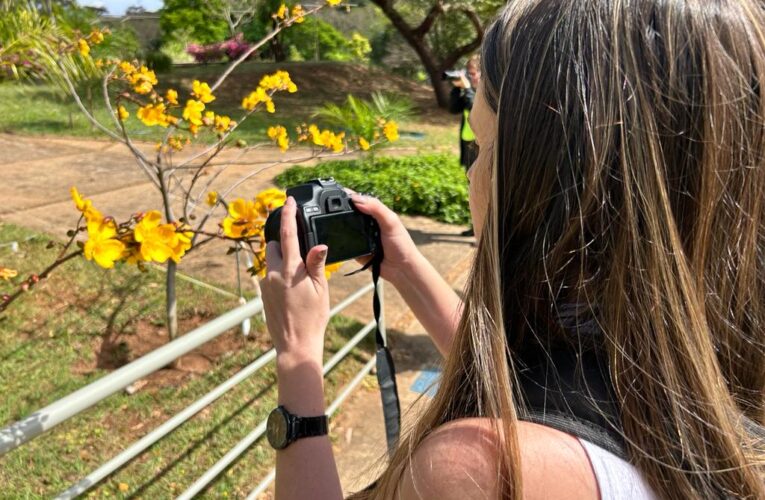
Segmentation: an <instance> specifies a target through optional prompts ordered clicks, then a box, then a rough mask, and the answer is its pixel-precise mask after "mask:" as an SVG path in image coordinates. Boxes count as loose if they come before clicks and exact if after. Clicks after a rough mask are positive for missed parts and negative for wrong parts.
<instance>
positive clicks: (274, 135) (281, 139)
mask: <svg viewBox="0 0 765 500" xmlns="http://www.w3.org/2000/svg"><path fill="white" fill-rule="evenodd" d="M268 137H270V138H271V140H272V141H275V142H276V143H277V144H278V145H279V149H281V150H282V151H287V150H288V149H289V147H290V138H289V137H288V136H287V129H286V128H284V127H282V126H281V125H277V126H276V127H269V128H268Z"/></svg>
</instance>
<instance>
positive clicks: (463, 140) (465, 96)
mask: <svg viewBox="0 0 765 500" xmlns="http://www.w3.org/2000/svg"><path fill="white" fill-rule="evenodd" d="M480 82H481V57H480V56H479V55H478V54H476V55H474V56H473V57H471V58H470V59H469V60H468V62H467V67H466V72H465V73H464V74H462V75H460V78H458V79H454V80H452V85H454V88H453V89H452V92H451V94H450V95H449V112H451V113H453V114H455V115H456V114H458V113H461V114H462V120H461V121H460V164H461V165H462V166H463V167H465V171H467V170H468V169H469V168H470V166H471V165H472V164H473V162H475V160H476V158H478V146H477V145H476V143H475V134H474V133H473V129H471V128H470V122H469V121H468V116H469V115H470V110H471V109H473V101H474V100H475V91H476V89H477V88H478V84H479V83H480ZM474 235H475V232H474V231H473V228H472V226H471V228H470V229H468V230H467V231H464V232H463V233H462V236H474Z"/></svg>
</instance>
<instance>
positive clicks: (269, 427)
mask: <svg viewBox="0 0 765 500" xmlns="http://www.w3.org/2000/svg"><path fill="white" fill-rule="evenodd" d="M266 436H267V437H268V442H269V443H270V444H271V446H272V447H273V448H275V449H277V450H281V449H283V448H285V447H286V446H287V444H289V443H288V442H287V415H285V413H284V410H282V409H281V408H276V409H275V410H274V411H272V412H271V414H270V415H269V416H268V422H267V423H266Z"/></svg>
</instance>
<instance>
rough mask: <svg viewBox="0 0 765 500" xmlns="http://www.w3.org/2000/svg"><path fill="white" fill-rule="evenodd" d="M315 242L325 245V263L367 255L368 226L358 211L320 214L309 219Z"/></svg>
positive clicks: (368, 250)
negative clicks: (326, 249) (326, 250)
mask: <svg viewBox="0 0 765 500" xmlns="http://www.w3.org/2000/svg"><path fill="white" fill-rule="evenodd" d="M311 223H312V224H313V228H314V234H315V236H316V242H317V243H318V244H324V245H327V247H328V248H329V250H328V252H327V264H332V263H334V262H341V261H344V260H349V259H353V258H356V257H361V256H363V255H369V254H370V253H371V250H370V248H369V236H368V229H369V228H368V227H367V225H366V223H365V221H364V216H363V215H361V214H359V213H355V212H354V213H348V212H346V213H342V214H331V215H321V216H318V217H314V218H313V219H311Z"/></svg>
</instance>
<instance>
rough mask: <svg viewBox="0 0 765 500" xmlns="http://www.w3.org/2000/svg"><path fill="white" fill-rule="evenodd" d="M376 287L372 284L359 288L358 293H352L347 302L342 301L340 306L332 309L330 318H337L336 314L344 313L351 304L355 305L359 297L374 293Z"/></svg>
mask: <svg viewBox="0 0 765 500" xmlns="http://www.w3.org/2000/svg"><path fill="white" fill-rule="evenodd" d="M374 287H375V286H374V285H373V284H372V283H370V284H368V285H366V286H365V287H362V288H359V289H358V290H357V291H356V292H354V293H352V294H351V295H349V296H348V297H347V298H346V299H345V300H343V301H342V302H340V303H339V304H338V305H336V306H335V307H333V308H332V309H330V311H329V317H330V318H331V317H332V316H335V315H336V314H338V313H339V312H340V311H342V310H343V309H345V308H346V307H348V306H349V305H351V304H353V303H354V302H356V300H357V299H358V298H359V297H361V296H362V295H364V294H365V293H367V292H370V291H372V289H374Z"/></svg>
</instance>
